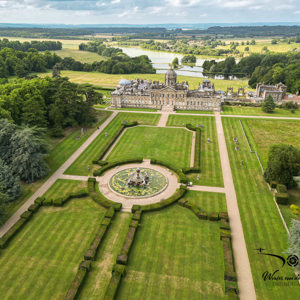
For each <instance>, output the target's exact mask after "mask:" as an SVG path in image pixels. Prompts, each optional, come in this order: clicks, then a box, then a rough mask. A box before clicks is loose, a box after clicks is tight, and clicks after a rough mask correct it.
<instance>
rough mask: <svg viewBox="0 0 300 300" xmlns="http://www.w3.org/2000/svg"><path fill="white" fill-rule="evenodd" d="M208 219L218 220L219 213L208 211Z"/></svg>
mask: <svg viewBox="0 0 300 300" xmlns="http://www.w3.org/2000/svg"><path fill="white" fill-rule="evenodd" d="M208 219H209V220H210V221H219V220H220V218H219V214H218V213H216V212H213V213H210V214H209V217H208Z"/></svg>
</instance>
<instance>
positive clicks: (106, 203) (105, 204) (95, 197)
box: [89, 190, 122, 211]
mask: <svg viewBox="0 0 300 300" xmlns="http://www.w3.org/2000/svg"><path fill="white" fill-rule="evenodd" d="M89 195H90V197H91V198H92V199H93V200H94V201H95V202H97V203H98V204H100V205H101V206H103V207H105V208H110V207H113V208H114V209H115V210H117V211H120V210H121V207H122V204H121V203H117V202H113V201H111V200H109V199H107V198H106V197H105V196H103V195H102V194H100V193H97V192H96V191H95V190H94V191H92V192H90V193H89Z"/></svg>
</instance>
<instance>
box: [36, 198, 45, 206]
mask: <svg viewBox="0 0 300 300" xmlns="http://www.w3.org/2000/svg"><path fill="white" fill-rule="evenodd" d="M44 200H45V198H44V197H38V198H36V199H35V200H34V203H36V204H38V205H42V204H43V202H44Z"/></svg>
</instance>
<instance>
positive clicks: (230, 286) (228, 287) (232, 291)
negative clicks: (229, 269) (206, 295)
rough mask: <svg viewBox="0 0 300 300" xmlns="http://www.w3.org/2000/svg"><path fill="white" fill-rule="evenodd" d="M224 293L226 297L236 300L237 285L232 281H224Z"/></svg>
mask: <svg viewBox="0 0 300 300" xmlns="http://www.w3.org/2000/svg"><path fill="white" fill-rule="evenodd" d="M225 293H226V295H227V296H228V299H232V300H233V299H236V300H238V299H239V297H238V296H237V294H238V286H237V283H236V282H233V281H227V280H226V281H225Z"/></svg>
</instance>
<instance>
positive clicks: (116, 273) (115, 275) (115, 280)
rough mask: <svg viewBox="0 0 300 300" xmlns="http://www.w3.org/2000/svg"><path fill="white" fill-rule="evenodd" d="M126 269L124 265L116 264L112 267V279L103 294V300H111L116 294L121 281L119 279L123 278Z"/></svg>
mask: <svg viewBox="0 0 300 300" xmlns="http://www.w3.org/2000/svg"><path fill="white" fill-rule="evenodd" d="M125 273H126V267H125V266H124V265H120V264H116V265H115V266H114V267H113V271H112V277H111V279H110V282H109V284H108V287H107V289H106V292H105V296H104V300H113V299H115V295H116V294H117V290H118V287H119V284H120V281H121V278H122V277H123V276H125Z"/></svg>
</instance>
